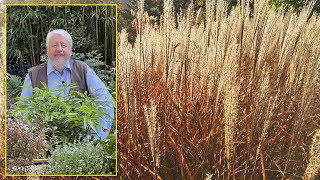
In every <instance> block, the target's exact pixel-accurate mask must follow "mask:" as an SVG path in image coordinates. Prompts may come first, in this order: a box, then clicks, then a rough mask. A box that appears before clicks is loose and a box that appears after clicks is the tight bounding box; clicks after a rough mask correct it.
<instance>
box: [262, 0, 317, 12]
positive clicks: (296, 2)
mask: <svg viewBox="0 0 320 180" xmlns="http://www.w3.org/2000/svg"><path fill="white" fill-rule="evenodd" d="M310 2H311V0H269V2H268V4H269V6H270V7H271V8H273V9H283V10H284V11H285V12H287V11H288V10H289V9H290V8H292V9H293V10H294V11H295V12H298V13H299V12H300V11H301V10H302V8H303V7H304V6H307V5H308V4H309V3H310ZM313 12H315V13H320V1H319V0H318V1H317V2H316V4H315V6H314V7H313Z"/></svg>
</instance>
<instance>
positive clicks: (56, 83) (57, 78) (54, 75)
mask: <svg viewBox="0 0 320 180" xmlns="http://www.w3.org/2000/svg"><path fill="white" fill-rule="evenodd" d="M71 71H72V69H71V66H70V63H69V61H68V63H67V67H66V68H65V69H64V72H63V75H61V74H60V73H59V72H58V71H56V70H55V69H54V68H53V66H52V64H51V63H50V61H47V76H48V82H50V83H48V87H49V89H50V90H58V89H60V88H62V87H63V85H62V84H63V83H66V85H69V84H70V83H71ZM86 78H87V85H88V89H89V91H90V94H91V96H92V97H93V98H96V99H99V100H101V101H103V103H104V104H106V105H107V104H108V106H106V111H107V113H108V115H109V116H110V117H111V118H112V119H113V118H114V107H113V104H112V96H111V94H110V93H109V91H108V89H107V88H106V87H105V85H104V83H103V82H102V81H101V80H100V78H99V77H98V76H97V75H96V73H95V72H94V71H93V70H92V69H91V68H90V67H89V66H88V65H87V74H86ZM23 85H24V86H30V87H32V83H31V79H30V76H29V74H27V76H26V78H25V81H24V84H23ZM91 88H93V89H94V91H95V93H94V94H93V93H92V92H91ZM69 91H70V87H67V89H66V91H65V92H64V93H63V94H62V95H64V96H66V95H68V93H69ZM31 95H32V90H29V89H26V88H23V89H22V93H21V96H22V97H29V96H31ZM99 122H100V123H101V124H103V125H104V126H105V127H106V128H107V129H108V130H110V129H111V126H112V122H110V120H107V119H100V120H99ZM97 129H98V134H99V136H100V137H101V138H102V139H104V138H106V137H107V135H106V134H105V133H104V131H103V130H102V128H101V127H98V128H97ZM97 138H98V137H97V136H96V134H95V139H97Z"/></svg>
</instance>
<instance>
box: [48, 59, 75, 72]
mask: <svg viewBox="0 0 320 180" xmlns="http://www.w3.org/2000/svg"><path fill="white" fill-rule="evenodd" d="M47 64H48V65H47V75H49V74H50V73H52V72H54V71H55V69H54V67H53V65H52V64H51V62H50V61H49V60H48V61H47ZM65 69H70V71H71V66H70V60H68V63H67V67H66V68H65Z"/></svg>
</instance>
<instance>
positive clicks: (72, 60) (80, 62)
mask: <svg viewBox="0 0 320 180" xmlns="http://www.w3.org/2000/svg"><path fill="white" fill-rule="evenodd" d="M70 60H71V62H72V63H75V64H76V65H81V66H87V64H86V63H85V62H83V61H82V60H78V59H70Z"/></svg>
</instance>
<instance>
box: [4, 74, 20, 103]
mask: <svg viewBox="0 0 320 180" xmlns="http://www.w3.org/2000/svg"><path fill="white" fill-rule="evenodd" d="M22 85H23V81H22V78H21V77H19V76H15V75H11V74H9V73H7V107H8V108H10V104H11V103H15V102H16V97H18V96H20V93H21V86H22Z"/></svg>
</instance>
